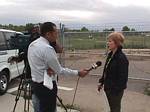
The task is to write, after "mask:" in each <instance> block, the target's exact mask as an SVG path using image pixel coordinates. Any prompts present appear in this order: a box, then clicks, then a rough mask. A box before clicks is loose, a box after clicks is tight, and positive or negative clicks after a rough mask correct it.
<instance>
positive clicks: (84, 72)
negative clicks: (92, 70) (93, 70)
mask: <svg viewBox="0 0 150 112" xmlns="http://www.w3.org/2000/svg"><path fill="white" fill-rule="evenodd" d="M88 73H89V71H88V70H86V69H83V70H80V71H79V74H78V75H79V77H82V78H83V77H85V76H86V75H88Z"/></svg>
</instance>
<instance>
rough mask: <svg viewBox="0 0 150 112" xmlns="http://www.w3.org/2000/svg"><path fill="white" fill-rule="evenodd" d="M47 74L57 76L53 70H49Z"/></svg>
mask: <svg viewBox="0 0 150 112" xmlns="http://www.w3.org/2000/svg"><path fill="white" fill-rule="evenodd" d="M47 74H48V75H49V76H50V77H51V76H52V75H55V72H54V71H53V70H52V69H51V68H48V70H47Z"/></svg>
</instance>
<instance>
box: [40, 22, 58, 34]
mask: <svg viewBox="0 0 150 112" xmlns="http://www.w3.org/2000/svg"><path fill="white" fill-rule="evenodd" d="M54 27H56V25H55V24H54V23H52V22H45V23H43V24H42V25H41V28H40V32H41V36H45V34H46V33H47V32H49V31H54Z"/></svg>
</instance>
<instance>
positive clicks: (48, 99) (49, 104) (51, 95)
mask: <svg viewBox="0 0 150 112" xmlns="http://www.w3.org/2000/svg"><path fill="white" fill-rule="evenodd" d="M32 90H33V94H35V95H36V96H37V98H38V99H39V103H40V104H39V106H40V107H39V109H40V112H56V97H57V85H56V82H55V81H54V82H53V89H52V90H50V89H48V88H47V87H45V86H44V85H43V83H36V82H33V84H32Z"/></svg>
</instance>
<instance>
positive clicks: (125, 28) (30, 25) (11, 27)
mask: <svg viewBox="0 0 150 112" xmlns="http://www.w3.org/2000/svg"><path fill="white" fill-rule="evenodd" d="M38 24H40V23H38ZM34 25H37V24H33V23H27V24H25V25H13V24H8V25H2V24H0V29H9V30H15V31H19V32H23V31H28V32H30V31H31V29H32V28H33V26H34ZM65 31H75V32H87V31H90V30H89V29H88V28H86V27H85V26H84V27H82V28H81V29H69V28H65ZM103 31H115V28H110V29H108V28H106V29H104V30H103ZM121 31H136V30H135V29H134V28H129V27H128V26H123V27H122V30H121Z"/></svg>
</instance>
